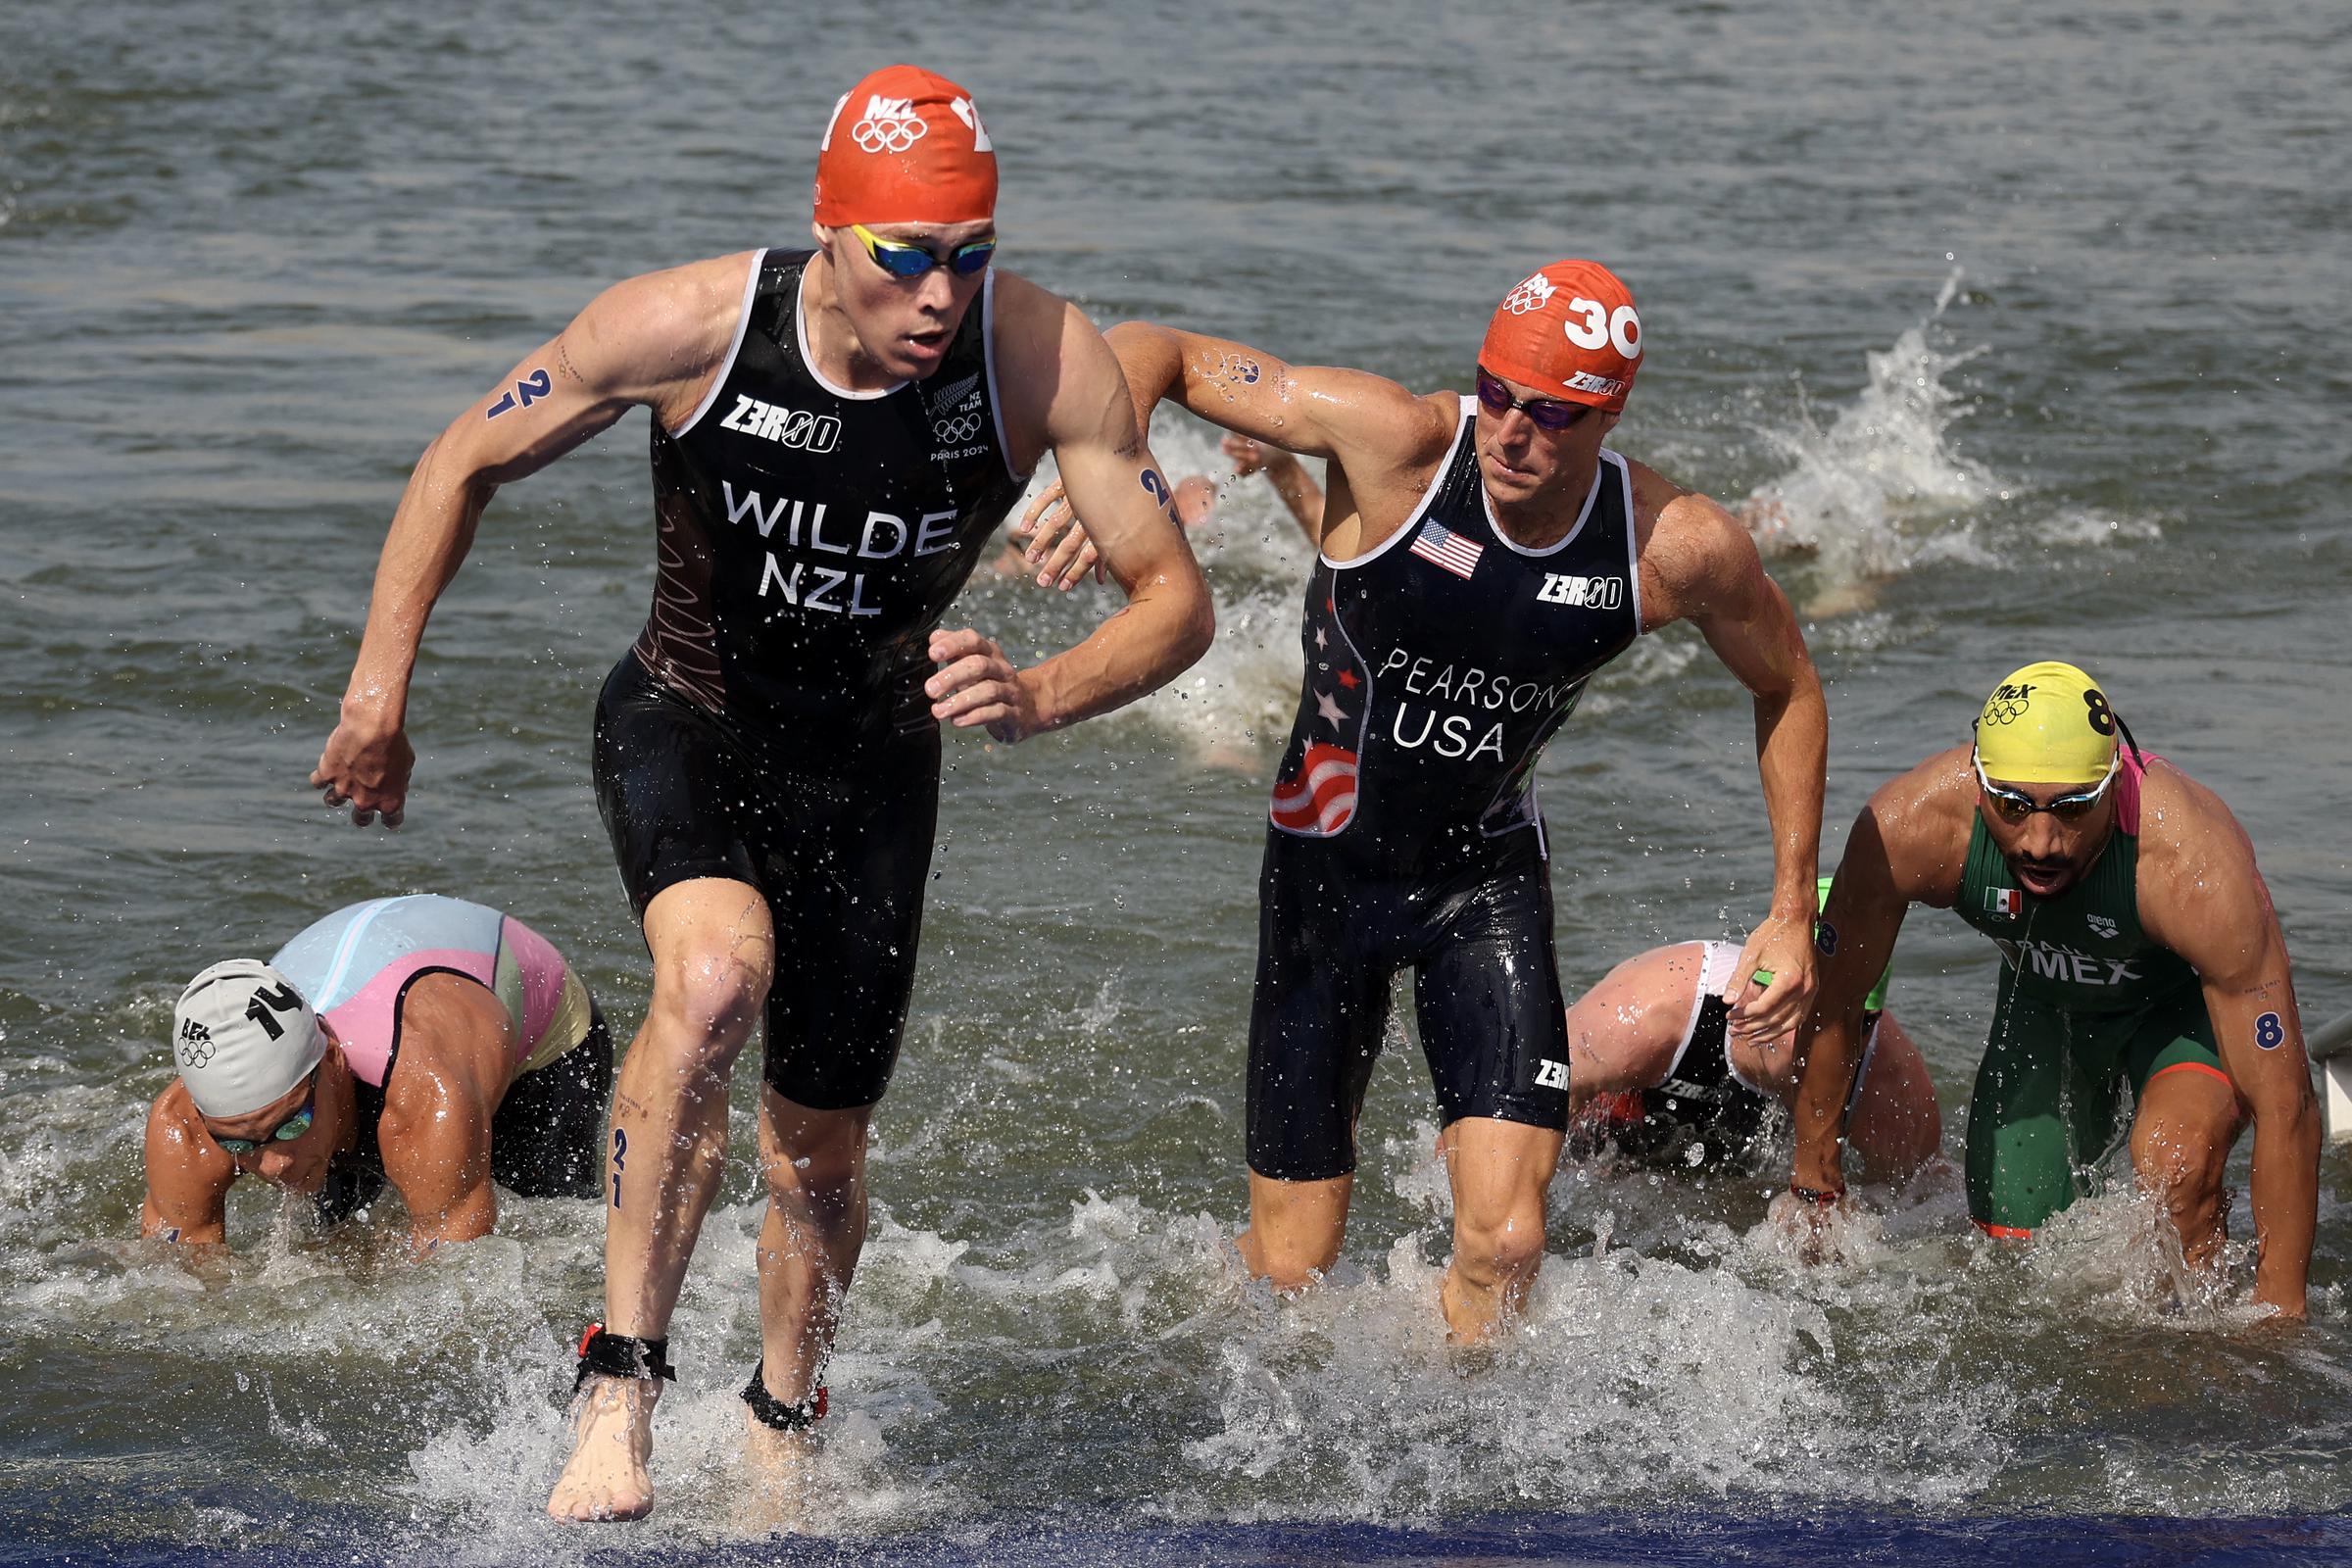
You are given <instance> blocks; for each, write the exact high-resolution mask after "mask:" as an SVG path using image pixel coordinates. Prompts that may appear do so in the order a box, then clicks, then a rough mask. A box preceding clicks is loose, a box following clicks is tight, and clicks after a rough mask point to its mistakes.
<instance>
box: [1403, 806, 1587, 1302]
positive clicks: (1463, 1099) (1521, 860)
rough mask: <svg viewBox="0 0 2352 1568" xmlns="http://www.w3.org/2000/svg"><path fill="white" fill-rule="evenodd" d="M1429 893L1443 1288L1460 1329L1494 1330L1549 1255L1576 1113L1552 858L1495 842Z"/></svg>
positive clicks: (1422, 994)
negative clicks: (1444, 1188)
mask: <svg viewBox="0 0 2352 1568" xmlns="http://www.w3.org/2000/svg"><path fill="white" fill-rule="evenodd" d="M1497 858H1498V860H1497V863H1495V864H1494V865H1492V866H1490V867H1488V868H1486V869H1484V870H1482V871H1481V872H1480V873H1479V875H1478V876H1477V878H1476V880H1475V881H1474V882H1472V883H1470V884H1468V885H1466V886H1465V887H1464V888H1463V889H1462V890H1461V892H1460V894H1459V895H1458V896H1447V897H1445V898H1441V899H1439V900H1437V901H1434V902H1433V906H1432V915H1433V918H1432V921H1431V928H1430V930H1429V931H1428V933H1427V936H1426V942H1425V946H1424V948H1423V951H1422V952H1421V954H1420V956H1419V958H1418V961H1417V963H1416V965H1415V968H1414V974H1413V1001H1414V1010H1415V1012H1416V1013H1417V1014H1418V1016H1419V1018H1420V1021H1421V1051H1422V1054H1424V1055H1425V1056H1426V1057H1427V1058H1428V1060H1429V1072H1430V1079H1431V1082H1432V1084H1433V1085H1434V1086H1435V1088H1436V1090H1437V1097H1438V1107H1439V1114H1440V1117H1441V1119H1442V1120H1444V1121H1445V1123H1446V1128H1447V1130H1448V1132H1449V1133H1450V1135H1451V1136H1450V1138H1449V1139H1448V1141H1447V1143H1448V1147H1447V1160H1446V1164H1447V1168H1448V1171H1449V1173H1450V1176H1451V1179H1452V1186H1453V1257H1452V1259H1451V1261H1449V1262H1448V1263H1447V1264H1446V1279H1445V1282H1444V1284H1443V1285H1442V1287H1441V1288H1440V1293H1439V1301H1440V1304H1441V1306H1442V1307H1443V1308H1444V1310H1445V1313H1446V1326H1447V1327H1448V1328H1450V1329H1451V1330H1452V1332H1453V1337H1454V1338H1455V1339H1456V1340H1458V1341H1466V1342H1467V1341H1478V1340H1483V1339H1486V1338H1488V1337H1489V1336H1491V1335H1492V1334H1494V1332H1495V1330H1496V1329H1497V1328H1498V1327H1500V1326H1501V1324H1502V1323H1503V1321H1504V1320H1505V1319H1506V1318H1508V1317H1509V1316H1510V1315H1511V1314H1512V1313H1514V1312H1515V1311H1517V1309H1518V1307H1519V1305H1520V1303H1521V1302H1522V1301H1523V1300H1524V1299H1525V1298H1526V1296H1527V1291H1528V1288H1529V1287H1530V1286H1531V1285H1533V1284H1534V1283H1535V1278H1536V1270H1537V1268H1538V1267H1539V1266H1541V1264H1542V1263H1543V1261H1544V1192H1545V1190H1546V1189H1547V1188H1548V1187H1549V1186H1550V1184H1551V1175H1552V1172H1553V1170H1554V1169H1555V1168H1557V1166H1558V1164H1559V1159H1560V1146H1561V1144H1562V1143H1563V1141H1564V1138H1563V1135H1564V1134H1565V1132H1566V1130H1567V1126H1568V1086H1569V1065H1568V1050H1569V1045H1568V1026H1567V1023H1566V1012H1567V1009H1566V1007H1565V1006H1564V1005H1562V1002H1561V998H1560V978H1559V968H1558V965H1557V963H1556V962H1555V961H1554V959H1553V957H1552V949H1551V931H1552V919H1551V884H1550V878H1549V873H1548V871H1547V868H1546V867H1545V865H1544V862H1543V861H1542V860H1541V859H1539V858H1536V857H1534V856H1533V855H1531V854H1527V853H1526V852H1525V851H1523V850H1518V849H1517V847H1515V846H1505V847H1503V848H1502V849H1500V850H1499V851H1498V852H1497Z"/></svg>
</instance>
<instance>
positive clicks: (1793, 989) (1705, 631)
mask: <svg viewBox="0 0 2352 1568" xmlns="http://www.w3.org/2000/svg"><path fill="white" fill-rule="evenodd" d="M1631 469H1632V472H1633V480H1634V510H1635V514H1636V518H1637V529H1638V532H1639V533H1640V539H1641V543H1640V565H1641V577H1642V582H1641V598H1642V607H1641V608H1642V627H1643V629H1644V630H1652V631H1654V630H1656V629H1657V628H1659V627H1661V626H1665V625H1668V624H1670V623H1672V622H1674V621H1677V620H1688V621H1691V623H1692V624H1694V625H1696V626H1697V627H1698V629H1699V632H1700V634H1701V635H1703V636H1704V637H1705V638H1706V640H1707V646H1708V647H1709V648H1712V649H1713V650H1714V651H1715V657H1716V658H1717V659H1719V660H1721V661H1722V662H1723V666H1724V668H1726V669H1728V670H1730V671H1731V672H1732V674H1733V675H1734V676H1735V677H1736V678H1737V679H1738V680H1739V682H1740V685H1742V686H1744V687H1746V688H1747V689H1748V691H1749V693H1750V694H1752V696H1753V697H1754V700H1755V723H1756V772H1757V775H1758V776H1759V777H1760V778H1761V780H1762V782H1763V787H1764V812H1765V817H1766V819H1767V821H1768V822H1769V823H1770V825H1771V832H1772V907H1771V911H1770V913H1769V914H1768V915H1767V916H1766V918H1765V920H1764V923H1763V924H1762V925H1759V926H1758V927H1757V928H1756V929H1755V931H1754V932H1753V934H1751V935H1750V936H1749V937H1748V939H1747V942H1746V943H1745V945H1744V946H1743V948H1742V949H1741V952H1740V965H1739V967H1738V968H1737V969H1736V970H1735V971H1734V972H1733V978H1732V986H1733V989H1732V991H1731V992H1729V993H1727V1000H1730V1001H1731V1002H1732V1003H1733V1010H1732V1023H1731V1028H1732V1033H1733V1034H1735V1035H1737V1036H1739V1037H1740V1039H1743V1040H1771V1039H1778V1038H1780V1037H1782V1036H1785V1035H1788V1034H1790V1033H1792V1032H1793V1031H1794V1030H1795V1029H1796V1028H1797V1026H1798V1025H1799V1024H1801V1023H1802V1022H1803V1021H1804V1018H1805V1013H1806V1011H1807V1009H1808V1008H1810V1007H1811V1005H1812V1002H1813V992H1814V988H1815V985H1816V983H1817V978H1818V977H1817V965H1816V963H1815V959H1814V954H1813V941H1812V934H1813V910H1814V902H1815V875H1814V864H1815V860H1816V858H1817V856H1818V854H1819V851H1820V847H1821V802H1822V794H1823V790H1824V786H1825V783H1826V780H1827V777H1828V770H1829V730H1830V712H1829V705H1828V703H1827V702H1826V701H1825V700H1824V698H1823V696H1822V691H1821V676H1820V675H1819V673H1818V672H1816V671H1815V669H1814V667H1813V659H1812V656H1811V655H1810V654H1809V653H1808V652H1807V651H1806V649H1805V638H1804V633H1803V632H1802V631H1800V630H1799V629H1798V627H1797V624H1796V614H1795V612H1793V611H1791V610H1790V609H1789V600H1788V597H1787V596H1786V595H1784V594H1783V593H1782V592H1781V589H1780V585H1779V584H1777V583H1775V582H1774V581H1773V580H1772V578H1771V577H1770V576H1769V575H1767V574H1766V572H1765V570H1764V563H1763V562H1762V561H1761V560H1759V559H1758V558H1757V555H1756V546H1755V541H1754V540H1752V539H1750V538H1748V536H1747V533H1746V530H1744V529H1742V528H1741V527H1740V524H1739V523H1738V522H1736V521H1734V520H1733V518H1732V515H1731V514H1730V513H1728V512H1726V511H1724V510H1723V508H1721V507H1719V506H1717V505H1716V504H1715V503H1714V502H1712V501H1710V500H1708V499H1707V498H1706V497H1704V496H1700V495H1695V494H1693V493H1691V492H1690V491H1688V490H1685V489H1683V488H1682V487H1681V486H1679V485H1676V484H1674V483H1672V482H1671V481H1670V480H1667V479H1665V478H1664V477H1662V476H1661V475H1659V474H1657V473H1656V472H1654V471H1652V470H1651V469H1649V468H1647V467H1645V466H1642V465H1641V464H1639V463H1637V464H1633V465H1631ZM1644 523H1646V527H1644V526H1642V525H1643V524H1644ZM1758 969H1769V970H1771V971H1772V975H1773V979H1772V984H1771V985H1770V986H1769V987H1767V988H1766V989H1765V991H1764V992H1763V994H1762V995H1761V996H1753V995H1749V994H1748V993H1749V991H1750V979H1749V977H1750V976H1752V975H1753V974H1754V973H1755V972H1756V971H1757V970H1758Z"/></svg>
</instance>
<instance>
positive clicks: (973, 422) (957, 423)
mask: <svg viewBox="0 0 2352 1568" xmlns="http://www.w3.org/2000/svg"><path fill="white" fill-rule="evenodd" d="M979 433H980V416H978V415H977V414H966V415H964V416H962V417H960V418H953V419H938V420H935V421H933V423H932V425H931V434H932V435H933V437H935V438H936V439H938V440H940V441H943V442H944V441H969V440H970V439H971V438H972V437H974V436H976V435H978V434H979Z"/></svg>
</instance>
